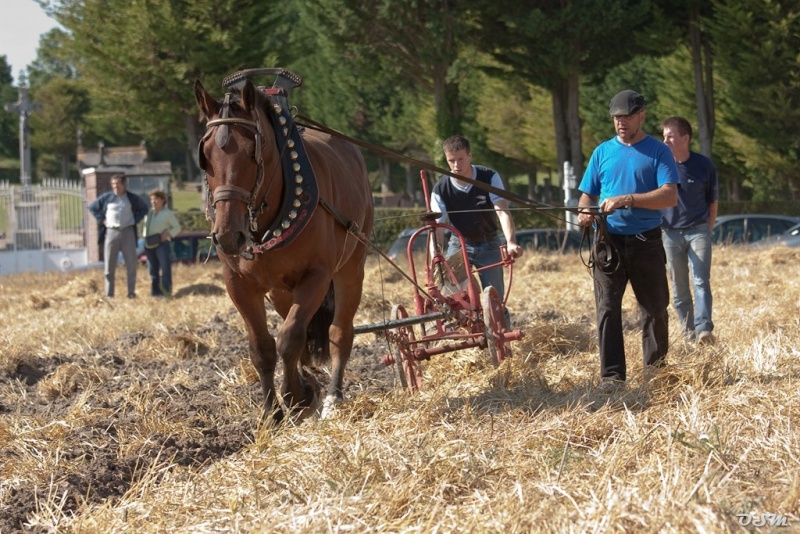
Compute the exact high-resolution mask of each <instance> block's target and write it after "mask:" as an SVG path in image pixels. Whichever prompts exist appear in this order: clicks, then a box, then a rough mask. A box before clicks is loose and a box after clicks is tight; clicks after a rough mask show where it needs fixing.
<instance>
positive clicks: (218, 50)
mask: <svg viewBox="0 0 800 534" xmlns="http://www.w3.org/2000/svg"><path fill="white" fill-rule="evenodd" d="M41 3H43V4H45V5H46V6H47V10H48V11H49V12H50V13H52V15H53V16H54V17H55V19H56V20H58V21H59V22H60V23H61V25H62V26H64V28H66V29H67V30H69V31H70V33H71V36H72V41H71V43H70V53H71V54H72V57H73V59H74V60H75V63H76V67H77V69H78V72H79V73H80V76H81V78H82V79H83V80H84V81H85V82H86V83H87V85H88V87H89V88H90V91H91V97H92V103H93V110H92V115H93V117H92V119H93V120H94V121H98V122H100V123H102V121H105V122H106V124H108V122H109V121H114V122H115V123H116V127H117V129H119V130H123V131H125V130H127V131H128V132H130V133H131V134H133V135H135V136H137V137H139V138H142V137H144V138H147V139H148V140H150V141H158V140H162V139H168V138H171V137H178V138H180V137H183V139H184V140H185V142H186V144H187V169H189V170H190V171H191V170H192V169H193V168H194V165H193V164H191V163H190V161H191V156H190V154H191V155H193V154H194V152H195V150H196V147H197V141H198V134H199V132H198V121H197V111H196V104H195V102H194V98H193V93H192V90H191V83H192V81H193V80H194V79H202V80H204V81H205V82H206V84H207V85H208V82H209V81H211V80H221V79H222V78H223V77H224V76H225V75H227V74H230V73H231V72H233V71H235V70H238V69H245V68H254V67H260V66H262V62H263V61H264V60H265V58H267V56H268V51H269V50H270V49H271V45H272V44H274V43H272V42H270V40H271V39H273V40H277V39H278V38H279V37H280V35H275V34H274V33H273V32H272V31H271V30H272V29H273V28H274V27H275V25H273V24H272V20H271V18H270V16H271V14H272V13H273V11H274V9H273V7H272V3H269V2H260V1H258V0H195V1H193V2H186V1H184V0H141V1H137V2H130V1H128V0H52V1H49V2H44V1H43V0H41ZM267 29H269V30H270V31H267ZM272 49H275V50H277V49H279V47H273V48H272Z"/></svg>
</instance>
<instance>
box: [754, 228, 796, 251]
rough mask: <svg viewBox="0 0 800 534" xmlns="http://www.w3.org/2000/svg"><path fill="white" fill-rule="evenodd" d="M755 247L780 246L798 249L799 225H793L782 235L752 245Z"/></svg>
mask: <svg viewBox="0 0 800 534" xmlns="http://www.w3.org/2000/svg"><path fill="white" fill-rule="evenodd" d="M754 245H756V246H763V247H768V246H774V245H780V246H784V247H800V223H798V224H795V225H794V226H792V227H791V228H789V229H788V230H786V231H785V232H784V233H782V234H778V235H776V236H772V237H768V238H765V239H762V240H761V241H757V242H756V243H754Z"/></svg>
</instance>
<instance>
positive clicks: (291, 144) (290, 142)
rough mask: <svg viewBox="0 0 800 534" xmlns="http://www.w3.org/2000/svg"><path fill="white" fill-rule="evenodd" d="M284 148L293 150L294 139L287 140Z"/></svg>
mask: <svg viewBox="0 0 800 534" xmlns="http://www.w3.org/2000/svg"><path fill="white" fill-rule="evenodd" d="M286 146H288V147H289V148H294V139H289V140H288V141H286Z"/></svg>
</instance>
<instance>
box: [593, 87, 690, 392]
mask: <svg viewBox="0 0 800 534" xmlns="http://www.w3.org/2000/svg"><path fill="white" fill-rule="evenodd" d="M609 114H610V115H611V117H613V121H614V128H615V130H616V133H617V135H616V136H615V137H613V138H611V139H609V140H608V141H605V142H603V143H601V144H600V145H599V146H598V147H597V148H596V149H595V151H594V153H593V154H592V157H591V159H590V160H589V164H588V166H587V167H586V172H585V173H584V175H583V179H582V180H581V184H580V186H579V188H578V189H580V191H581V193H582V195H581V198H580V200H579V202H578V206H579V207H590V206H598V205H599V207H600V210H601V211H602V212H603V213H605V214H607V216H606V217H607V218H606V226H607V228H608V234H609V239H610V241H611V244H613V246H614V249H615V251H616V253H617V254H618V256H617V259H618V260H619V266H618V267H617V268H616V270H613V272H605V271H606V270H608V271H612V270H610V269H600V268H598V267H597V266H596V265H595V268H594V269H593V277H594V297H595V306H596V312H597V332H598V342H599V345H600V376H601V387H602V388H603V389H611V388H613V387H616V386H618V385H620V384H622V383H623V382H624V381H625V380H626V378H627V368H626V364H625V344H624V339H623V335H622V297H623V295H624V294H625V288H626V286H627V284H628V282H630V283H631V287H632V288H633V292H634V294H635V295H636V300H637V302H638V303H639V313H640V319H639V320H640V326H641V328H642V351H643V353H644V354H643V356H644V364H645V366H650V368H654V367H661V366H663V365H664V362H665V358H666V354H667V348H668V346H669V324H668V311H667V307H668V306H669V286H668V284H667V271H666V267H665V261H666V260H665V257H664V247H663V245H662V241H661V211H660V210H662V209H665V208H670V207H672V206H675V205H676V204H677V201H678V183H679V182H680V180H679V178H678V170H677V168H676V167H675V160H674V159H673V157H672V153H671V152H670V150H669V148H668V147H667V146H666V145H665V144H664V143H662V142H661V141H659V140H657V139H655V138H654V137H652V136H650V135H647V134H646V133H644V130H643V129H642V127H643V126H644V122H645V117H646V111H645V102H644V97H643V96H642V95H640V94H639V93H637V92H635V91H631V90H625V91H622V92H621V93H619V94H617V95H616V96H614V98H612V99H611V105H610V107H609ZM578 222H579V223H580V224H581V226H591V225H592V224H593V223H594V215H592V214H591V213H588V212H586V213H581V214H580V215H579V216H578Z"/></svg>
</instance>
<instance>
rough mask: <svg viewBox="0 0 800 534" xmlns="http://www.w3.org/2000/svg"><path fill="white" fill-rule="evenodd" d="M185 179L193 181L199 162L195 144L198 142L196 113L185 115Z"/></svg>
mask: <svg viewBox="0 0 800 534" xmlns="http://www.w3.org/2000/svg"><path fill="white" fill-rule="evenodd" d="M185 127H186V158H185V160H186V181H187V182H194V181H195V176H197V171H198V170H199V169H200V162H199V161H198V159H197V144H198V143H199V142H200V136H199V135H198V129H199V124H198V123H197V117H196V115H186V119H185Z"/></svg>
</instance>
